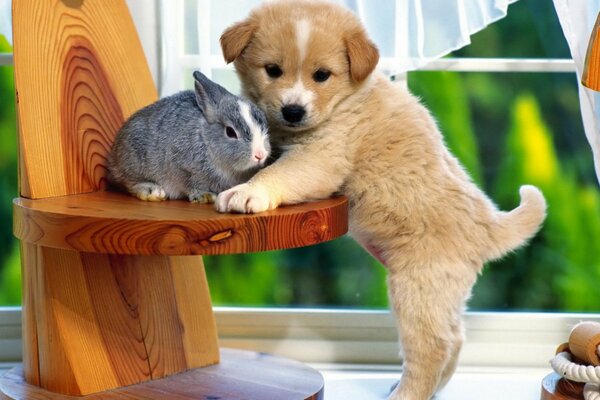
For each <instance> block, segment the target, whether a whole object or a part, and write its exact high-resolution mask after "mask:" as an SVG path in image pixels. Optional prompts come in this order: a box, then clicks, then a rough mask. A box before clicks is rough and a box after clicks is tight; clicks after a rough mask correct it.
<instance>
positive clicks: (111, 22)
mask: <svg viewBox="0 0 600 400" xmlns="http://www.w3.org/2000/svg"><path fill="white" fill-rule="evenodd" d="M13 38H14V65H15V86H16V98H17V113H18V119H19V177H20V179H19V184H20V195H21V198H19V199H16V200H15V201H14V210H15V213H14V222H15V224H14V232H15V234H16V235H17V236H18V237H19V238H20V239H21V240H22V242H21V255H22V272H23V274H22V275H23V371H22V376H23V380H20V381H19V380H18V379H17V380H14V379H13V380H12V381H11V383H10V385H9V386H7V385H4V386H1V387H0V398H2V396H4V398H18V397H12V395H11V394H10V393H18V392H19V390H21V391H23V390H33V389H32V387H37V388H38V389H39V392H36V393H41V396H42V397H40V398H54V397H56V398H68V396H91V395H92V394H93V393H97V394H96V395H94V396H96V398H107V397H105V396H109V395H112V394H114V393H125V392H120V391H121V390H126V389H125V388H124V387H125V386H127V385H135V384H140V383H142V382H146V383H145V384H144V386H143V388H155V387H156V388H159V389H156V390H162V392H161V397H160V398H182V397H181V396H183V395H182V394H181V393H184V392H185V393H186V395H187V396H188V397H187V398H202V396H201V394H202V393H206V390H205V389H206V388H207V387H208V386H210V385H212V384H213V383H211V382H213V378H214V376H213V375H210V374H208V372H207V373H206V379H205V380H203V381H202V382H204V386H202V384H193V383H191V382H190V383H189V384H188V383H185V384H184V383H182V382H184V381H179V380H177V379H178V377H181V376H183V375H181V373H185V374H190V373H191V374H192V375H193V376H194V377H196V376H197V375H203V374H205V370H203V369H198V368H200V367H204V366H207V365H211V364H212V365H214V364H216V363H218V361H219V349H218V343H217V332H216V325H215V320H214V315H213V312H212V306H211V302H210V294H209V289H208V286H207V284H206V276H205V272H204V266H203V264H202V258H201V257H200V256H199V255H192V256H190V254H224V253H232V252H243V251H258V250H266V249H275V248H287V247H293V246H303V245H308V244H315V243H318V242H321V241H325V240H329V239H333V238H334V237H336V236H339V235H341V234H343V233H345V232H346V230H347V219H346V218H347V217H346V207H347V204H346V200H345V199H343V198H338V199H333V200H326V201H324V202H317V203H312V204H306V205H299V206H295V207H287V208H282V209H280V210H275V211H273V212H271V213H266V214H263V215H260V216H248V215H220V214H217V213H216V212H214V211H213V210H212V209H210V208H209V207H203V206H199V205H195V204H189V203H185V202H177V201H168V202H163V203H144V202H141V201H139V200H137V199H134V198H132V197H129V196H126V195H123V194H116V193H107V192H102V191H101V190H102V189H104V188H105V186H106V178H105V176H106V158H107V154H108V152H109V150H110V147H111V145H112V143H113V140H114V137H115V134H116V132H117V130H118V129H119V127H120V126H121V124H122V123H123V122H124V120H125V119H126V118H127V117H129V116H130V115H131V114H132V113H133V112H134V111H136V110H137V109H139V108H141V107H143V106H145V105H147V104H149V103H151V102H153V101H155V100H156V98H157V94H156V89H155V88H154V85H153V82H152V78H151V75H150V72H149V69H148V66H147V65H146V62H145V58H144V54H143V51H142V48H141V45H140V42H139V40H138V38H137V35H136V32H135V28H134V26H133V23H132V21H131V17H130V15H129V11H128V9H127V7H126V5H125V2H124V1H123V0H45V1H39V0H19V1H14V2H13ZM184 255H185V256H186V257H184ZM275 364H276V365H277V368H270V367H267V366H265V370H261V369H260V368H259V366H262V364H257V365H256V366H255V367H256V368H249V371H246V372H247V373H248V376H249V380H254V379H264V380H266V381H269V380H273V379H275V380H276V379H277V378H276V377H278V376H288V375H287V374H288V373H289V374H291V375H289V376H290V377H292V376H293V374H294V371H296V369H295V368H290V369H289V370H288V368H287V364H285V363H275ZM219 367H220V366H219ZM215 368H216V367H215ZM185 371H188V372H185ZM206 371H212V369H211V370H206ZM217 371H221V372H223V373H224V374H226V373H229V372H232V371H234V370H233V369H231V368H229V369H228V368H225V369H222V370H221V369H217ZM246 372H245V373H246ZM232 373H233V372H232ZM314 373H315V374H317V375H318V373H316V372H314ZM19 374H20V373H19ZM11 376H13V377H14V376H16V375H11ZM19 376H20V375H19ZM185 376H187V375H185ZM7 379H8V378H7ZM232 379H233V381H232ZM2 382H3V384H4V383H6V382H7V381H6V380H3V381H2ZM185 382H187V381H185ZM231 382H235V377H233V376H232V377H229V378H228V379H225V377H223V379H222V380H219V383H218V385H217V386H218V388H219V390H221V391H222V392H224V393H225V392H226V393H229V395H230V396H229V395H228V396H229V397H230V398H231V397H233V398H236V397H244V396H245V394H244V393H241V394H239V395H238V394H236V393H235V392H236V390H237V389H235V386H234V387H233V388H232V387H230V386H229V385H230V384H231ZM285 382H288V383H289V385H288V386H289V388H288V389H289V390H295V391H298V392H303V393H304V391H305V390H306V393H308V392H311V391H312V393H310V394H309V395H307V396H306V398H315V399H317V398H319V397H318V396H319V395H318V393H321V390H322V382H321V386H320V387H319V388H317V389H315V386H314V385H313V383H314V381H313V380H305V379H304V378H303V376H302V375H300V376H298V378H297V379H296V380H294V379H292V378H290V379H289V380H286V381H285ZM154 385H159V386H154ZM161 385H162V386H161ZM219 385H220V386H219ZM136 387H138V386H136ZM210 387H211V388H213V386H210ZM239 387H243V385H241V386H239ZM228 388H229V389H228ZM291 388H293V389H291ZM38 389H35V390H38ZM15 390H16V391H17V392H15ZM112 390H114V391H112ZM146 390H147V389H141V392H140V393H141V394H140V393H138V394H137V395H136V394H131V393H129V392H127V393H129V394H128V397H126V398H148V397H146V396H145V394H143V393H145V391H146ZM153 390H154V389H153ZM211 390H212V389H211ZM227 390H229V392H227ZM264 390H266V389H264ZM273 390H274V391H276V387H273ZM170 392H172V393H173V394H171V393H170ZM49 393H50V394H49ZM51 393H54V394H51ZM287 393H288V394H289V391H288V392H287ZM178 396H179V397H178ZM310 396H312V397H310ZM314 396H317V397H314ZM25 397H27V396H25ZM118 398H122V397H118ZM157 398H159V397H157ZM183 398H185V397H183ZM260 398H267V397H266V396H264V397H263V396H261V397H260ZM273 398H281V399H282V400H283V399H287V398H289V397H285V396H284V397H277V396H275V397H273Z"/></svg>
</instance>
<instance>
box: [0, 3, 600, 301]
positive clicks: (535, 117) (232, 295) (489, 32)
mask: <svg viewBox="0 0 600 400" xmlns="http://www.w3.org/2000/svg"><path fill="white" fill-rule="evenodd" d="M472 40H473V43H472V44H471V45H470V46H467V47H465V48H463V49H461V50H459V51H457V52H456V53H455V54H454V55H455V56H462V57H528V58H531V57H550V58H557V57H558V58H567V57H569V52H568V48H567V46H566V43H565V40H564V38H563V36H562V32H561V30H560V26H559V24H558V21H557V18H556V15H555V13H554V9H553V6H552V2H543V1H533V0H521V1H519V2H517V3H515V4H513V5H511V7H510V9H509V16H508V17H507V18H505V19H503V20H501V21H499V22H497V23H495V24H493V25H491V26H490V27H488V28H487V29H485V30H483V31H482V32H480V33H478V34H477V35H475V36H474V37H473V38H472ZM0 51H10V47H9V46H8V44H7V43H6V41H4V40H3V39H2V38H0ZM12 73H13V71H12V68H11V67H0V99H1V102H2V103H1V106H0V221H1V222H2V224H1V225H0V266H2V265H3V266H2V268H1V269H0V304H17V303H18V302H19V300H20V286H19V284H18V282H19V279H20V278H19V271H20V269H19V265H20V263H19V252H18V247H17V245H16V244H15V243H16V242H15V241H14V240H13V239H12V234H11V199H12V198H13V197H14V196H15V195H16V191H17V189H16V187H17V181H16V179H17V178H16V175H17V174H16V154H17V152H16V134H15V118H14V116H15V112H14V96H13V92H14V88H13V86H12ZM408 83H409V87H410V88H411V90H412V91H413V92H414V93H415V94H417V95H418V96H420V97H421V99H422V101H423V103H425V104H426V105H427V106H428V107H429V108H430V109H431V110H432V113H433V114H434V116H435V117H436V119H437V121H438V124H439V126H440V128H441V130H442V132H443V133H444V136H445V140H446V143H447V144H448V146H449V148H450V149H451V150H452V152H453V153H454V154H455V155H457V157H458V158H459V159H460V160H461V162H462V163H463V164H464V165H465V167H466V169H467V170H468V171H469V173H470V174H471V176H472V177H473V180H474V181H475V182H476V183H477V184H478V185H479V186H480V187H481V188H482V189H484V191H485V192H486V193H488V194H489V195H490V197H491V198H492V199H494V200H495V201H496V202H497V204H498V205H499V207H500V208H501V209H504V210H508V209H512V208H514V207H515V206H516V205H517V204H518V202H519V196H518V188H519V186H520V185H522V184H525V183H529V184H534V185H537V186H538V187H540V188H541V189H542V190H543V192H544V194H545V195H546V198H547V200H548V204H549V211H548V218H547V220H546V223H545V225H544V227H543V229H542V230H541V232H540V233H539V234H538V236H536V237H535V238H534V239H533V240H532V241H531V243H530V245H529V246H526V247H524V248H522V249H520V250H518V251H516V252H515V253H513V254H510V255H508V256H506V257H505V258H503V259H502V260H499V261H496V262H492V263H489V265H487V266H486V269H485V270H484V272H483V274H482V276H481V277H480V279H479V280H478V283H477V284H476V286H475V288H474V290H473V297H472V299H471V301H470V306H471V308H475V309H495V310H498V309H520V310H523V309H528V310H531V309H535V310H568V311H591V310H593V311H597V310H598V309H600V287H599V286H598V285H597V284H595V283H596V282H597V281H598V279H599V278H600V257H599V255H600V240H598V238H600V191H599V189H598V185H597V182H596V178H595V176H594V171H593V165H592V156H591V151H590V149H589V145H588V144H587V142H586V140H585V135H584V133H583V127H582V123H581V117H580V114H579V101H578V94H577V85H576V81H575V74H555V73H553V74H545V73H535V74H531V73H521V74H516V73H456V72H415V73H410V74H409V82H408ZM204 261H205V264H206V270H207V274H208V278H209V284H210V287H211V293H212V297H213V302H214V303H215V304H217V305H220V304H227V305H248V306H265V305H269V306H315V307H316V306H328V307H372V308H379V307H385V306H386V305H387V294H386V285H385V275H386V272H385V269H384V268H383V267H382V266H381V265H380V264H379V263H378V262H377V261H376V260H374V259H373V258H372V257H370V256H369V255H368V254H367V253H366V252H365V251H364V250H362V249H361V248H360V247H359V246H358V245H357V244H356V243H354V242H353V241H352V240H351V239H350V238H348V237H343V238H340V239H338V240H335V241H332V242H329V243H324V244H321V245H318V246H312V247H308V248H302V249H292V250H285V251H274V252H266V253H260V254H242V255H227V256H210V257H204Z"/></svg>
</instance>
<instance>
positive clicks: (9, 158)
mask: <svg viewBox="0 0 600 400" xmlns="http://www.w3.org/2000/svg"><path fill="white" fill-rule="evenodd" d="M11 51H12V48H11V47H10V45H9V44H8V42H7V41H6V39H5V38H4V36H2V35H0V52H3V53H10V52H11ZM14 92H15V89H14V83H13V67H12V66H0V266H1V268H0V305H17V304H20V303H21V289H20V275H21V274H20V271H21V267H20V257H19V247H18V245H17V242H16V241H15V240H14V239H13V235H12V199H13V198H15V197H16V195H17V135H16V118H15V101H14Z"/></svg>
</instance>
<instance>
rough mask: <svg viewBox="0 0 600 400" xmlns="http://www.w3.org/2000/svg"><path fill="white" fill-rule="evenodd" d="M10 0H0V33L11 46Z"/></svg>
mask: <svg viewBox="0 0 600 400" xmlns="http://www.w3.org/2000/svg"><path fill="white" fill-rule="evenodd" d="M11 4H12V2H11V0H0V35H3V36H4V37H5V38H6V40H8V43H10V45H11V46H12V23H11V11H10V6H11Z"/></svg>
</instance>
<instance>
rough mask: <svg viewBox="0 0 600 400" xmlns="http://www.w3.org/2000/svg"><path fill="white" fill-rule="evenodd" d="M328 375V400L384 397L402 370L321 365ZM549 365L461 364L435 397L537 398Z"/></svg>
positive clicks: (447, 399) (378, 399)
mask: <svg viewBox="0 0 600 400" xmlns="http://www.w3.org/2000/svg"><path fill="white" fill-rule="evenodd" d="M314 367H316V368H318V369H319V370H320V371H321V373H322V374H323V376H324V378H325V400H383V399H386V397H387V395H388V394H389V393H390V388H391V387H392V386H393V385H394V384H395V382H397V381H398V378H399V376H400V370H395V371H394V370H391V369H389V368H385V367H378V366H360V365H355V366H353V368H352V369H347V368H344V369H341V370H340V369H338V368H337V367H339V366H336V365H327V366H319V365H314ZM550 372H551V370H550V368H549V367H548V368H493V367H482V368H478V367H459V369H458V370H457V372H456V374H455V375H454V377H453V378H452V380H451V381H450V382H449V383H448V385H447V386H446V387H445V388H444V389H443V390H442V391H441V392H440V393H439V394H438V396H437V397H436V400H464V399H485V400H506V399H512V400H520V399H523V400H525V399H528V400H537V399H539V398H540V392H541V383H542V379H543V378H544V376H546V375H547V374H549V373H550Z"/></svg>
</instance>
